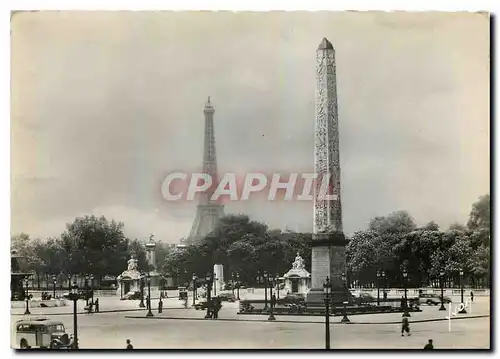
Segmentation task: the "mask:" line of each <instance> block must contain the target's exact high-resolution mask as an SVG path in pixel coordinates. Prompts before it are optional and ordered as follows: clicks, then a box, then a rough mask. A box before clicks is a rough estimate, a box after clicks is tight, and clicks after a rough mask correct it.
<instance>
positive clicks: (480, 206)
mask: <svg viewBox="0 0 500 359" xmlns="http://www.w3.org/2000/svg"><path fill="white" fill-rule="evenodd" d="M490 226H491V210H490V195H489V194H487V195H485V196H482V197H480V198H479V200H478V201H477V202H476V203H474V204H473V205H472V211H471V212H470V216H469V221H468V222H467V227H468V228H469V229H478V228H490Z"/></svg>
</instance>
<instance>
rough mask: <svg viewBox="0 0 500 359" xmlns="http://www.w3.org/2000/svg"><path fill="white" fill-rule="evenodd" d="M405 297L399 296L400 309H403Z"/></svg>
mask: <svg viewBox="0 0 500 359" xmlns="http://www.w3.org/2000/svg"><path fill="white" fill-rule="evenodd" d="M405 304H406V303H405V297H403V296H401V309H405Z"/></svg>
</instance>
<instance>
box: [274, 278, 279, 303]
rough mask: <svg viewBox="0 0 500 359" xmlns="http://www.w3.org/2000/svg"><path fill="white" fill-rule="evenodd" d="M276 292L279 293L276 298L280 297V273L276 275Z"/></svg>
mask: <svg viewBox="0 0 500 359" xmlns="http://www.w3.org/2000/svg"><path fill="white" fill-rule="evenodd" d="M275 280H276V292H277V293H278V295H277V296H276V299H280V278H279V276H278V275H276V279H275Z"/></svg>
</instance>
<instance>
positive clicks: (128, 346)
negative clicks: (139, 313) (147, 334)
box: [127, 339, 134, 349]
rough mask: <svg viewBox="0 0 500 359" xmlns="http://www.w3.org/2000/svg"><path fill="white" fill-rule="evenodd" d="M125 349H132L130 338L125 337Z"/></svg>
mask: <svg viewBox="0 0 500 359" xmlns="http://www.w3.org/2000/svg"><path fill="white" fill-rule="evenodd" d="M127 349H134V346H133V345H132V344H131V343H130V339H127Z"/></svg>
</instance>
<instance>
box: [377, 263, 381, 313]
mask: <svg viewBox="0 0 500 359" xmlns="http://www.w3.org/2000/svg"><path fill="white" fill-rule="evenodd" d="M380 277H381V273H380V270H378V269H377V306H379V305H380Z"/></svg>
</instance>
